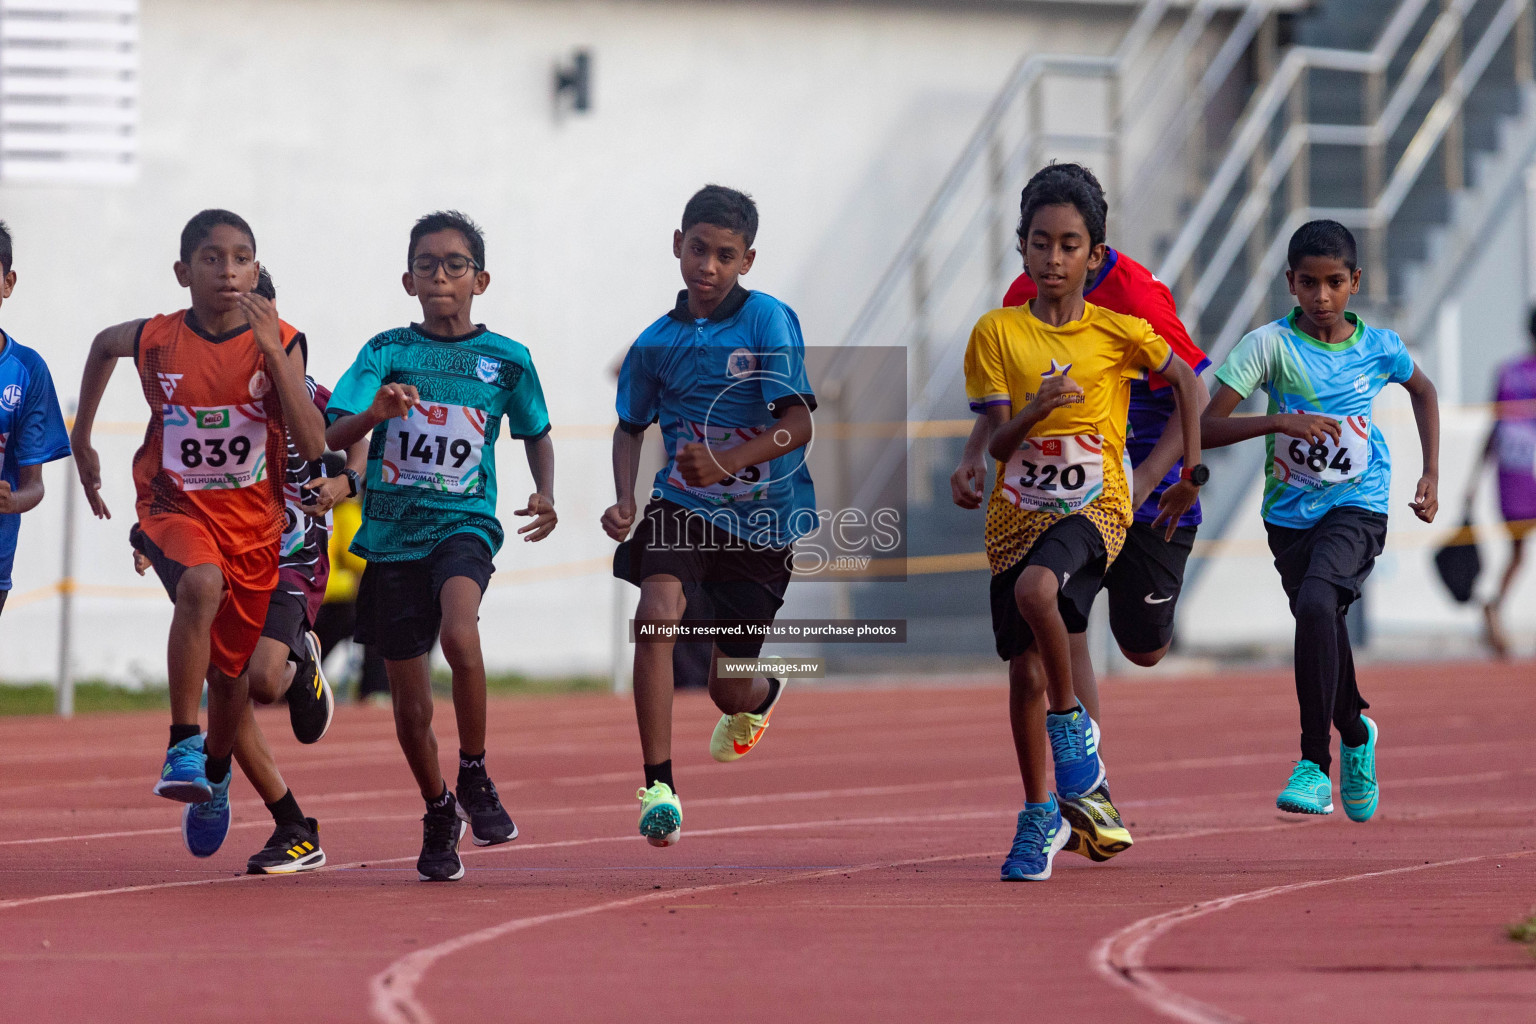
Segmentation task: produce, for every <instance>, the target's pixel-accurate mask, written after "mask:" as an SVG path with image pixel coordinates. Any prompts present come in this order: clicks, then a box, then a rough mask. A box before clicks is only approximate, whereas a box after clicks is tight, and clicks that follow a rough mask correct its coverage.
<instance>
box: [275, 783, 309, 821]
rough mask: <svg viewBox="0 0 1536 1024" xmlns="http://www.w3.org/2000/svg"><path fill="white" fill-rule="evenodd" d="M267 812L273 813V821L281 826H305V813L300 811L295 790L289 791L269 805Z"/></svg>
mask: <svg viewBox="0 0 1536 1024" xmlns="http://www.w3.org/2000/svg"><path fill="white" fill-rule="evenodd" d="M267 810H269V811H271V812H272V820H273V821H275V822H277V823H278V824H279V825H282V824H285V823H286V824H289V825H302V824H304V812H303V811H301V810H299V802H298V801H297V800H295V799H294V798H293V790H291V789H290V790H288V791H287V792H286V793H284V794H283V795H282V796H280V797H278V798H277V799H276V800H275V801H273V802H272V803H270V804H267Z"/></svg>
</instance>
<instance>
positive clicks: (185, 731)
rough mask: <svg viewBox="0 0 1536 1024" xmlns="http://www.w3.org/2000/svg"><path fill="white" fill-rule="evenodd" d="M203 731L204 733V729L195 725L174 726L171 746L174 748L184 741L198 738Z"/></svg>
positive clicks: (172, 727)
mask: <svg viewBox="0 0 1536 1024" xmlns="http://www.w3.org/2000/svg"><path fill="white" fill-rule="evenodd" d="M202 731H203V730H202V729H200V728H198V727H197V726H195V725H173V726H171V744H170V745H171V746H173V747H174V746H175V745H176V744H178V743H180V742H181V741H182V740H189V739H191V738H192V737H193V736H196V735H198V734H199V733H201V732H202Z"/></svg>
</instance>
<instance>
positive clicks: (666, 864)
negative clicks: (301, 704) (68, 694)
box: [0, 662, 1536, 1024]
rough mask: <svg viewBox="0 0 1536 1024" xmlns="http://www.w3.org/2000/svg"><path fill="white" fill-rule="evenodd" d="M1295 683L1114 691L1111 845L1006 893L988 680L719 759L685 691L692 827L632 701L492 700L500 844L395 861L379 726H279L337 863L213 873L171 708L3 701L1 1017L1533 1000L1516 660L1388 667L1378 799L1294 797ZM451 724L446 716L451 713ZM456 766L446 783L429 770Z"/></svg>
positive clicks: (1312, 1010) (1008, 802)
mask: <svg viewBox="0 0 1536 1024" xmlns="http://www.w3.org/2000/svg"><path fill="white" fill-rule="evenodd" d="M1290 687H1291V684H1290V682H1289V679H1288V677H1287V676H1286V675H1284V674H1279V673H1271V674H1241V675H1230V676H1225V677H1209V678H1201V679H1195V680H1169V679H1160V678H1152V677H1141V678H1139V679H1136V680H1134V681H1129V682H1113V683H1109V684H1107V685H1106V686H1105V688H1104V689H1105V707H1106V715H1105V717H1106V722H1105V744H1104V750H1105V754H1106V760H1107V762H1108V764H1109V767H1110V773H1111V774H1110V777H1111V780H1112V782H1113V785H1114V790H1115V794H1116V796H1117V798H1118V800H1119V802H1120V806H1121V807H1122V809H1123V810H1124V811H1125V812H1126V816H1127V819H1128V821H1129V823H1130V824H1131V826H1132V829H1133V833H1134V835H1135V837H1136V846H1135V848H1134V849H1133V850H1131V851H1130V852H1128V853H1126V854H1124V855H1122V856H1121V857H1119V858H1118V859H1116V860H1115V861H1113V862H1111V863H1110V864H1107V865H1093V864H1090V863H1089V862H1088V861H1086V860H1083V859H1081V858H1079V857H1076V856H1074V855H1072V854H1066V853H1064V854H1062V855H1061V856H1060V857H1059V858H1058V859H1057V862H1056V875H1055V877H1054V878H1053V879H1052V880H1051V881H1049V882H1046V883H1042V884H1011V885H1004V884H1001V883H999V882H998V881H997V865H998V862H999V860H1000V855H1001V853H1002V851H1003V850H1004V849H1005V848H1006V846H1007V845H1008V842H1009V840H1010V839H1011V836H1012V828H1013V816H1014V814H1015V812H1016V811H1017V809H1018V806H1019V800H1020V799H1021V795H1020V786H1019V783H1018V781H1017V778H1016V776H1015V772H1014V767H1013V764H1012V758H1011V754H1010V746H1009V740H1008V733H1007V725H1006V721H1005V719H1004V716H1003V709H1004V705H1005V696H1004V692H1003V691H1002V689H1000V688H958V687H949V688H929V689H921V688H898V689H844V690H834V689H826V690H821V691H812V690H811V689H810V688H809V687H805V688H801V689H799V690H797V691H796V690H792V691H791V693H790V695H789V697H788V699H787V700H786V701H785V703H784V705H783V706H782V707H781V708H780V710H779V713H778V716H777V717H776V719H775V722H774V726H773V728H772V730H771V731H770V733H769V735H768V737H767V739H766V740H765V742H764V745H763V746H762V747H761V748H759V749H758V750H757V751H755V752H754V753H753V754H752V755H751V756H750V757H748V758H746V759H745V760H743V761H740V762H738V763H736V764H734V765H723V766H722V765H716V764H714V763H713V762H711V761H709V759H708V754H707V751H706V740H707V736H708V733H709V729H710V727H711V724H712V722H713V721H714V717H715V716H714V714H713V712H712V711H711V710H710V708H709V706H708V705H707V703H706V701H705V700H704V699H702V698H700V697H698V696H696V695H687V696H683V697H680V699H679V702H678V714H677V719H678V728H677V738H678V749H679V751H680V753H679V756H678V757H677V762H678V764H679V788H680V791H681V793H682V795H683V800H684V811H685V814H686V818H687V820H686V828H685V831H684V837H683V842H682V843H681V844H680V845H679V846H677V847H674V848H672V849H670V850H654V849H652V848H651V847H649V846H647V845H646V844H645V843H644V842H642V841H641V840H640V839H639V838H638V837H637V836H635V835H634V818H635V813H636V806H637V805H636V804H635V803H634V801H633V800H632V795H633V793H634V790H635V788H636V784H637V779H636V777H635V776H636V772H637V769H638V754H637V742H636V739H635V735H634V726H633V722H632V719H631V712H630V708H629V705H628V704H627V702H624V701H619V700H613V699H609V698H606V697H594V696H586V697H571V698H558V699H557V698H546V699H526V700H516V701H503V702H500V703H496V704H493V708H492V740H491V746H490V751H491V754H490V758H491V760H490V767H491V770H492V773H493V776H494V777H495V778H497V779H498V780H499V782H500V785H501V789H502V794H503V798H504V799H505V800H506V802H507V804H508V806H509V808H510V809H511V810H512V812H513V814H514V816H515V817H516V818H517V821H518V824H519V826H520V828H521V829H522V833H523V836H522V838H521V839H519V840H518V841H517V842H515V843H512V844H509V845H506V846H500V847H495V848H492V849H488V850H481V849H479V848H475V847H471V846H469V844H468V842H467V841H466V843H465V851H466V853H465V856H464V860H465V864H466V866H467V868H468V874H467V875H466V877H465V878H464V880H463V881H461V882H457V883H450V884H442V885H426V884H422V883H419V882H417V881H416V876H415V871H414V862H415V857H416V853H417V850H418V848H419V843H420V826H419V824H418V821H417V819H418V818H419V816H420V813H421V808H420V804H419V801H418V799H417V797H416V796H415V794H414V792H413V791H412V789H411V787H410V781H409V776H408V774H407V772H406V769H405V766H404V764H403V762H402V761H401V759H400V756H399V753H398V751H397V750H396V747H395V741H394V736H393V732H392V728H391V724H390V720H389V716H388V712H387V711H385V710H381V709H375V708H344V709H342V710H341V711H340V712H339V713H338V721H337V723H336V725H335V727H334V728H333V730H332V732H331V734H330V735H329V736H328V737H327V738H326V739H325V740H324V741H323V742H322V743H321V744H319V745H318V746H316V747H310V748H301V747H299V746H297V745H296V744H295V743H294V742H293V740H292V738H291V736H288V735H286V724H287V719H286V715H284V714H282V713H281V712H278V713H277V714H271V715H267V716H266V717H265V718H264V719H263V722H264V726H265V728H266V729H267V731H268V734H269V736H271V737H272V739H273V741H274V747H275V748H276V750H277V753H278V757H279V760H280V762H281V763H282V764H283V766H284V768H285V769H286V771H287V775H288V779H289V782H290V783H291V784H292V785H293V788H294V790H295V792H296V794H297V795H298V797H299V799H300V801H301V803H302V804H303V806H304V808H305V810H306V812H307V813H309V814H312V815H316V816H317V817H319V818H320V819H321V822H322V833H321V835H322V839H323V841H324V847H325V850H326V852H327V854H328V855H329V857H330V862H331V867H329V868H327V869H326V870H324V871H321V872H316V873H313V874H309V875H305V876H302V877H299V878H248V877H247V876H244V875H242V874H239V873H238V872H239V871H241V870H242V869H243V867H244V862H245V858H246V856H247V855H249V853H250V852H251V851H252V850H254V849H255V848H256V847H257V846H259V845H260V843H261V842H263V841H264V840H265V839H266V836H267V833H268V831H269V830H270V823H269V820H268V818H267V817H266V815H265V812H264V811H263V810H262V808H261V807H260V806H259V804H257V803H256V802H255V799H254V797H253V796H252V795H251V791H250V789H249V788H248V787H247V786H246V785H245V783H244V780H243V779H242V780H240V781H238V782H237V783H236V803H235V819H236V824H235V827H234V830H233V831H232V832H231V834H230V839H229V841H228V842H227V843H226V845H225V848H224V850H222V851H221V852H220V853H219V854H218V855H217V856H215V857H214V858H212V859H210V860H208V861H195V860H193V859H192V858H191V857H190V856H189V855H188V854H187V853H186V852H185V850H184V849H183V848H182V846H181V841H180V838H179V834H178V832H177V831H176V827H175V826H176V823H177V821H178V820H179V819H178V817H177V813H178V810H179V808H177V807H173V806H172V805H170V804H168V803H165V802H164V801H160V800H156V799H155V798H153V797H152V796H150V795H149V786H150V782H151V780H152V778H153V777H154V774H155V772H156V770H157V768H158V764H159V759H160V754H159V751H160V747H161V744H162V743H163V733H164V731H165V720H164V716H163V715H157V714H144V715H138V714H135V715H111V716H86V717H82V718H80V719H78V720H76V721H74V722H71V723H60V722H57V721H53V720H46V719H7V720H3V721H0V822H3V823H4V828H3V829H0V837H3V838H0V1018H3V1019H5V1020H16V1021H27V1022H29V1024H43V1022H51V1021H71V1022H74V1021H92V1022H94V1021H113V1022H117V1021H160V1020H165V1019H174V1020H191V1019H209V1020H212V1019H219V1020H224V1021H262V1022H267V1021H281V1020H291V1021H304V1022H329V1021H348V1022H350V1021H358V1022H363V1021H377V1022H409V1024H426V1022H429V1021H441V1022H447V1021H453V1020H477V1021H487V1022H489V1021H541V1022H542V1021H602V1020H621V1019H622V1020H666V1021H672V1020H677V1021H694V1020H699V1021H704V1020H709V1021H718V1020H728V1021H731V1022H732V1024H741V1022H750V1021H813V1020H815V1021H820V1020H836V1021H892V1020H899V1021H996V1020H1019V1021H1023V1020H1036V1019H1061V1020H1066V1019H1079V1020H1080V1019H1103V1020H1113V1021H1116V1022H1130V1021H1142V1020H1146V1021H1158V1020H1179V1021H1192V1022H1215V1021H1240V1020H1246V1021H1274V1022H1283V1021H1298V1022H1302V1021H1305V1022H1314V1021H1344V1020H1362V1019H1367V1018H1368V1017H1369V1018H1371V1019H1378V1020H1397V1021H1414V1022H1439V1021H1445V1022H1457V1024H1460V1022H1463V1021H1467V1020H1477V1021H1505V1020H1507V1021H1516V1020H1522V1021H1529V1020H1531V1019H1532V1015H1533V1013H1536V1010H1533V1007H1536V959H1533V958H1532V957H1531V956H1530V955H1529V954H1528V953H1527V952H1525V951H1524V950H1523V949H1522V948H1520V947H1519V946H1517V945H1516V944H1514V943H1512V942H1510V941H1509V940H1508V939H1507V938H1505V937H1504V934H1503V928H1504V926H1505V925H1506V924H1508V923H1509V922H1511V921H1514V920H1516V919H1519V918H1522V917H1524V916H1525V915H1526V914H1528V913H1530V912H1531V910H1532V908H1533V905H1536V763H1533V761H1532V758H1531V752H1532V749H1533V748H1532V732H1533V725H1536V666H1533V665H1532V664H1531V663H1529V662H1526V663H1518V664H1516V665H1514V666H1510V667H1505V668H1502V669H1500V668H1495V667H1491V666H1489V665H1486V664H1466V665H1442V666H1435V667H1427V666H1426V667H1401V666H1378V667H1375V668H1371V669H1368V670H1366V671H1365V672H1364V673H1363V681H1362V688H1363V689H1364V692H1365V694H1366V696H1367V697H1368V698H1369V699H1371V700H1372V701H1373V702H1374V703H1375V706H1376V707H1375V710H1374V711H1373V712H1372V713H1373V714H1374V715H1376V717H1377V720H1378V722H1379V723H1380V725H1381V728H1382V751H1381V776H1382V780H1383V795H1382V809H1381V812H1380V814H1379V815H1378V817H1377V820H1375V821H1373V822H1371V823H1370V824H1368V825H1357V824H1354V823H1352V822H1350V821H1348V820H1347V819H1345V818H1344V816H1343V814H1342V811H1340V812H1336V813H1335V814H1334V815H1333V816H1332V817H1330V818H1326V819H1298V818H1295V817H1292V816H1288V815H1287V816H1282V815H1280V814H1279V813H1278V812H1276V811H1275V810H1274V809H1273V798H1274V794H1275V792H1276V791H1277V789H1278V788H1279V786H1280V785H1281V784H1282V783H1283V782H1284V780H1285V777H1286V775H1287V773H1288V772H1289V769H1290V761H1291V759H1292V758H1294V757H1295V756H1296V755H1295V754H1294V753H1293V750H1294V743H1295V740H1294V736H1295V732H1296V726H1295V724H1294V723H1295V703H1294V697H1293V696H1292V694H1291V689H1290ZM438 727H439V730H440V736H444V733H443V732H442V730H446V736H445V737H444V738H445V742H444V743H443V747H444V749H445V750H449V749H451V748H452V715H451V713H450V712H449V709H448V708H447V707H446V706H443V705H440V713H439V716H438ZM450 778H451V776H450Z"/></svg>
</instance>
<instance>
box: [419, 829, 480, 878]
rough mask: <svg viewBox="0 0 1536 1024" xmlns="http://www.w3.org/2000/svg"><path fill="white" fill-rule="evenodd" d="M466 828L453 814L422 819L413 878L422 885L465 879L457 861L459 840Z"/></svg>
mask: <svg viewBox="0 0 1536 1024" xmlns="http://www.w3.org/2000/svg"><path fill="white" fill-rule="evenodd" d="M468 829H469V826H468V825H467V824H465V823H464V822H462V821H460V820H459V818H458V816H457V815H455V814H433V813H432V812H431V811H428V812H427V813H426V814H423V815H422V816H421V856H420V857H418V858H416V877H417V878H420V879H421V880H422V881H423V882H456V881H458V880H459V879H461V878H463V877H464V862H463V861H461V860H459V840H460V839H463V838H464V833H465V832H466V831H468Z"/></svg>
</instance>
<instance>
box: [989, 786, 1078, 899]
mask: <svg viewBox="0 0 1536 1024" xmlns="http://www.w3.org/2000/svg"><path fill="white" fill-rule="evenodd" d="M1071 834H1072V830H1071V829H1069V828H1067V823H1066V822H1065V821H1064V820H1062V817H1061V806H1060V805H1059V804H1057V802H1056V799H1055V797H1052V798H1051V803H1050V806H1049V807H1042V808H1038V809H1031V808H1028V807H1026V808H1024V810H1022V811H1020V812H1019V827H1018V830H1017V831H1015V832H1014V834H1013V847H1012V848H1011V849H1010V850H1009V851H1008V856H1007V857H1004V858H1003V881H1005V882H1043V881H1045V880H1046V879H1047V878H1050V877H1051V861H1053V860H1054V859H1055V858H1056V854H1058V853H1060V852H1061V850H1062V848H1063V847H1065V846H1066V845H1067V838H1068V837H1069V836H1070V835H1071Z"/></svg>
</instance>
